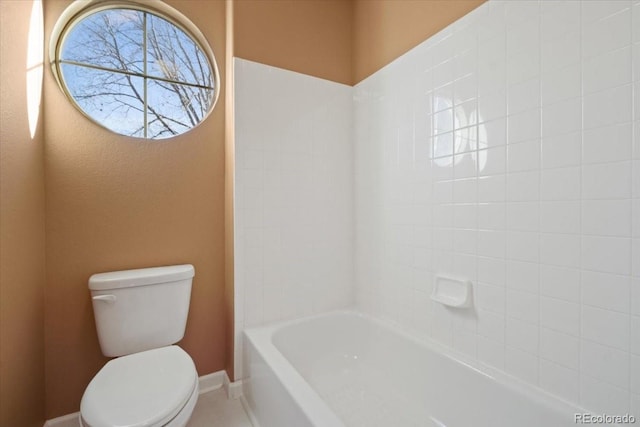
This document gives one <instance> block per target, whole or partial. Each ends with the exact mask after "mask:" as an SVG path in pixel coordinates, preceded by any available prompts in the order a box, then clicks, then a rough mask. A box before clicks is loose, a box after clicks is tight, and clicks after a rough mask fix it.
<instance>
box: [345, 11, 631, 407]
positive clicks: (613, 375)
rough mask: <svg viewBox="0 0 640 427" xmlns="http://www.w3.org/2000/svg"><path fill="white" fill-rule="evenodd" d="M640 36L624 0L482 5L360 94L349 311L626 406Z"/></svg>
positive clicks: (524, 375)
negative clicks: (465, 286)
mask: <svg viewBox="0 0 640 427" xmlns="http://www.w3.org/2000/svg"><path fill="white" fill-rule="evenodd" d="M639 28H640V3H639V2H637V1H610V2H601V1H584V2H566V1H541V2H537V1H505V2H500V1H489V2H487V3H485V4H483V5H482V6H480V7H479V8H478V9H476V10H474V11H472V12H471V13H469V14H468V15H467V16H465V17H464V18H462V19H460V20H459V21H457V22H456V23H454V24H453V25H451V26H449V27H448V28H446V29H445V30H443V31H441V32H440V33H438V34H436V35H435V36H434V37H432V38H430V39H429V40H427V41H426V42H424V43H422V44H421V45H419V46H418V47H416V48H415V49H413V50H411V51H410V52H409V53H407V54H406V55H403V56H402V57H400V58H398V59H397V60H396V61H394V62H393V63H391V64H390V65H389V66H387V67H385V68H384V69H382V70H380V71H379V72H377V73H376V74H374V75H373V76H371V77H370V78H368V79H366V80H365V81H363V82H361V83H360V84H358V85H357V86H356V88H355V91H354V92H355V96H354V100H355V102H354V108H355V110H354V126H355V129H354V135H355V139H354V141H353V142H354V144H355V155H354V158H355V164H356V166H355V177H356V178H355V183H356V187H355V196H356V203H355V211H356V215H355V218H356V220H355V227H356V246H355V247H356V249H355V253H356V266H357V267H356V280H357V292H356V295H357V296H356V300H357V303H358V306H359V307H360V308H361V309H362V310H364V311H366V312H368V313H372V314H374V315H375V316H379V317H382V318H385V319H388V320H390V321H392V322H395V323H396V324H398V325H400V326H401V327H402V328H403V329H404V330H406V331H411V333H413V334H416V335H418V336H427V337H431V338H433V339H435V340H436V341H438V342H440V343H442V344H444V345H446V346H448V347H451V348H454V349H456V350H458V351H460V352H462V353H464V354H466V355H468V356H469V357H471V358H472V359H474V360H477V361H479V362H483V363H485V364H487V365H489V366H492V367H495V368H498V369H501V370H504V371H506V372H507V373H509V374H511V375H514V376H516V377H518V378H520V379H522V380H523V381H526V382H528V383H530V384H533V385H536V386H539V387H541V388H543V389H545V390H548V391H550V392H552V393H554V394H556V395H558V396H561V397H562V398H564V399H566V400H568V401H572V402H577V403H579V404H580V405H581V406H584V407H586V408H589V409H591V410H594V411H602V412H607V413H616V414H625V413H628V412H631V413H635V414H636V415H638V414H639V413H640V376H639V373H640V341H639V339H640V304H639V303H638V301H640V298H639V297H640V223H639V222H638V218H640V199H639V197H640V142H639V141H640V134H639V132H640V121H639V120H640V115H639V112H640V97H639V95H640V67H639V66H638V64H640V62H639V61H640V31H638V29H639ZM436 274H445V275H454V276H456V277H463V278H468V279H470V280H471V281H472V282H473V283H474V290H473V291H474V295H473V296H474V302H475V306H474V308H473V309H467V310H453V309H447V308H445V307H443V306H442V305H440V304H438V303H435V302H432V301H431V300H430V298H429V296H430V294H431V291H432V286H433V277H434V275H436Z"/></svg>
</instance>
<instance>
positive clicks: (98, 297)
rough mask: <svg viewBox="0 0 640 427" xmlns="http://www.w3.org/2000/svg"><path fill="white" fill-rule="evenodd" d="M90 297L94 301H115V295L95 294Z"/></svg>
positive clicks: (110, 302)
mask: <svg viewBox="0 0 640 427" xmlns="http://www.w3.org/2000/svg"><path fill="white" fill-rule="evenodd" d="M91 299H93V300H94V301H104V302H107V303H109V304H113V303H114V302H116V296H115V295H96V296H95V297H92V298H91Z"/></svg>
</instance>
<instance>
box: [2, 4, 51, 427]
mask: <svg viewBox="0 0 640 427" xmlns="http://www.w3.org/2000/svg"><path fill="white" fill-rule="evenodd" d="M31 11H32V2H31V1H0V63H2V67H0V82H2V83H1V84H0V93H1V95H0V426H1V427H18V426H19V427H31V426H38V427H41V426H42V423H43V422H44V393H43V392H42V391H43V390H44V307H43V305H44V304H43V303H44V283H45V271H44V269H45V251H44V250H45V229H44V224H45V217H44V203H45V196H44V162H43V133H42V126H41V124H42V117H41V114H40V121H39V125H38V127H37V130H36V133H35V135H34V137H33V139H32V138H31V135H30V131H29V123H28V117H27V98H26V96H25V95H26V70H27V65H26V64H27V44H28V32H29V27H30V24H29V22H30V16H31ZM40 58H41V55H40ZM36 93H37V92H36ZM40 111H42V109H40Z"/></svg>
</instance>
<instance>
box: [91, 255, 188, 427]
mask: <svg viewBox="0 0 640 427" xmlns="http://www.w3.org/2000/svg"><path fill="white" fill-rule="evenodd" d="M194 273H195V270H194V268H193V266H192V265H188V264H187V265H172V266H166V267H154V268H142V269H137V270H126V271H115V272H109V273H100V274H94V275H93V276H91V278H90V279H89V289H90V291H91V298H92V302H93V312H94V315H95V320H96V329H97V331H98V339H99V341H100V348H101V350H102V353H103V354H104V355H105V356H108V357H115V359H112V360H110V361H109V362H107V364H106V365H104V367H103V368H102V369H101V370H100V371H99V372H98V373H97V374H96V376H95V377H93V379H92V380H91V382H90V383H89V385H88V386H87V389H86V390H85V392H84V395H83V396H82V401H81V403H80V417H79V421H80V425H81V426H83V427H116V426H118V427H122V426H126V427H142V426H144V427H160V426H162V427H184V426H185V425H186V424H187V422H188V421H189V418H190V417H191V414H192V412H193V408H194V407H195V404H196V401H197V400H198V374H197V372H196V368H195V365H194V363H193V360H192V359H191V357H190V356H189V355H188V354H187V353H186V352H185V351H184V350H182V349H181V348H180V347H178V346H176V345H174V344H175V343H177V342H178V341H180V340H181V339H182V337H183V336H184V331H185V327H186V324H187V314H188V313H189V300H190V297H191V282H192V280H193V276H194Z"/></svg>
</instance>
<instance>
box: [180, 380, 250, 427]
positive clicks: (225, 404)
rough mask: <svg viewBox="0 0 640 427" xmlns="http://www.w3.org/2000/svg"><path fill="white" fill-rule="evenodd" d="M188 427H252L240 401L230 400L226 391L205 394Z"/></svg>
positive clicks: (200, 397) (197, 405)
mask: <svg viewBox="0 0 640 427" xmlns="http://www.w3.org/2000/svg"><path fill="white" fill-rule="evenodd" d="M187 427H252V425H251V421H249V417H248V415H247V413H246V412H245V411H244V408H243V407H242V404H241V403H240V399H228V398H227V394H226V393H225V391H224V389H222V388H219V389H217V390H213V391H209V392H207V393H203V394H201V395H200V396H199V397H198V403H196V407H195V409H194V410H193V415H191V419H190V420H189V423H188V424H187Z"/></svg>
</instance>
